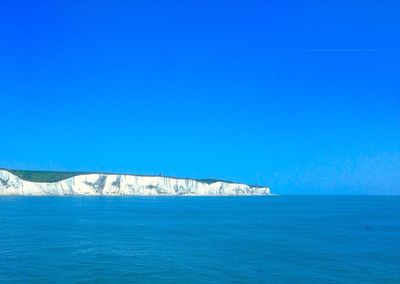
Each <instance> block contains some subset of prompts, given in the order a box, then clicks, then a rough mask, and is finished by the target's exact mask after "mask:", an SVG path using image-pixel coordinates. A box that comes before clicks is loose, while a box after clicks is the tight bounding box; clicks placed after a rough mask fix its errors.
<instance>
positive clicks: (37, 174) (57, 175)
mask: <svg viewBox="0 0 400 284" xmlns="http://www.w3.org/2000/svg"><path fill="white" fill-rule="evenodd" d="M3 170H6V171H9V172H10V173H12V174H14V175H16V176H17V177H19V178H21V179H23V180H26V181H32V182H58V181H62V180H65V179H68V178H71V177H74V176H78V175H86V174H99V173H96V172H58V171H31V170H10V169H3ZM101 174H116V173H101ZM127 175H129V174H127ZM135 176H146V175H135ZM154 176H156V175H154ZM158 176H161V175H158ZM164 177H169V178H177V179H179V178H180V177H170V176H164ZM181 179H183V178H181ZM188 179H192V180H195V181H199V182H205V183H208V184H211V183H214V182H228V183H234V182H232V181H226V180H219V179H210V178H206V179H194V178H188ZM252 186H254V187H260V186H256V185H252Z"/></svg>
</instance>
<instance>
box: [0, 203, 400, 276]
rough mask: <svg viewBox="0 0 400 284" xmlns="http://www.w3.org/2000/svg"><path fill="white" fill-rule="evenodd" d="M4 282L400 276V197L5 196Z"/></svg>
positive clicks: (1, 232) (0, 234)
mask: <svg viewBox="0 0 400 284" xmlns="http://www.w3.org/2000/svg"><path fill="white" fill-rule="evenodd" d="M0 282H1V283H13V282H17V283H90V282H97V283H115V282H119V283H122V282H126V283H210V282H211V283H310V282H313V283H400V197H372V196H369V197H368V196H364V197H363V196H359V197H349V196H346V197H340V196H336V197H333V196H331V197H328V196H326V197H317V196H302V197H300V196H287V197H286V196H278V197H181V198H173V197H158V198H152V197H150V198H137V197H122V198H121V197H1V198H0Z"/></svg>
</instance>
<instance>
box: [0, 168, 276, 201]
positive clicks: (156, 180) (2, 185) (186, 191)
mask: <svg viewBox="0 0 400 284" xmlns="http://www.w3.org/2000/svg"><path fill="white" fill-rule="evenodd" d="M269 194H270V190H269V188H268V187H253V186H248V185H246V184H240V183H230V182H222V181H218V182H213V183H206V182H200V181H196V180H193V179H181V178H170V177H161V176H135V175H109V174H87V175H78V176H75V177H71V178H68V179H65V180H62V181H59V182H52V183H45V182H31V181H26V180H23V179H20V178H19V177H17V176H15V175H13V174H12V173H10V172H8V171H5V170H0V195H137V196H147V195H148V196H151V195H199V196H207V195H213V196H217V195H269Z"/></svg>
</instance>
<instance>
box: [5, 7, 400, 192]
mask: <svg viewBox="0 0 400 284" xmlns="http://www.w3.org/2000/svg"><path fill="white" fill-rule="evenodd" d="M399 11H400V2H399V1H366V0H363V1H282V0H279V1H148V0H146V1H126V2H124V1H39V2H32V1H3V3H1V5H0V26H1V29H0V62H1V64H0V103H1V107H0V116H1V120H0V122H1V139H0V149H1V150H0V167H8V168H10V167H11V168H28V169H52V170H78V171H82V170H84V171H108V172H109V171H111V172H129V173H142V174H159V173H162V174H165V175H177V176H188V177H199V178H203V177H213V178H223V179H231V180H236V181H241V182H246V183H251V184H268V185H270V186H271V187H272V189H273V191H274V192H276V193H293V194H300V193H327V194H334V193H340V194H346V193H349V194H351V193H365V194H371V193H377V194H400V17H399Z"/></svg>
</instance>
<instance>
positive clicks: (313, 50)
mask: <svg viewBox="0 0 400 284" xmlns="http://www.w3.org/2000/svg"><path fill="white" fill-rule="evenodd" d="M305 51H306V52H398V51H400V48H325V49H324V48H318V49H306V50H305Z"/></svg>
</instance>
